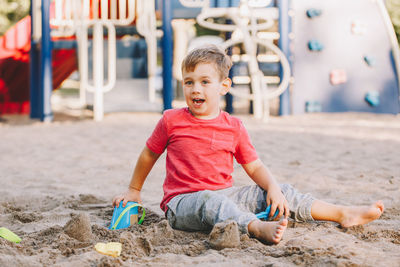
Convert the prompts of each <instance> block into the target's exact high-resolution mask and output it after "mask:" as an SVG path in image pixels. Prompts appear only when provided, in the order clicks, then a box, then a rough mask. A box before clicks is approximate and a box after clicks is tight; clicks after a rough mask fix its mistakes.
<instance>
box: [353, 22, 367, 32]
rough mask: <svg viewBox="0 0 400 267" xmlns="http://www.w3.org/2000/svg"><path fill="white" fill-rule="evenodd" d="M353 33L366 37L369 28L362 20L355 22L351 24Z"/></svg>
mask: <svg viewBox="0 0 400 267" xmlns="http://www.w3.org/2000/svg"><path fill="white" fill-rule="evenodd" d="M351 32H352V33H353V34H357V35H364V34H365V33H366V32H367V26H366V25H365V23H363V22H361V21H360V20H354V21H353V22H352V23H351Z"/></svg>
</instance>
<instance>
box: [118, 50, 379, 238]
mask: <svg viewBox="0 0 400 267" xmlns="http://www.w3.org/2000/svg"><path fill="white" fill-rule="evenodd" d="M231 65H232V63H231V61H230V59H229V57H228V56H227V55H226V54H225V53H224V52H223V51H221V50H220V49H219V48H218V47H216V46H206V47H201V48H197V49H195V50H193V51H191V52H190V53H189V54H188V55H187V56H186V58H185V59H184V61H183V64H182V73H183V91H184V95H185V100H186V104H187V106H188V107H186V108H182V109H174V110H167V111H165V112H164V115H163V117H162V118H161V119H160V121H159V122H158V124H157V126H156V128H155V129H154V131H153V133H152V135H151V136H150V138H149V139H148V140H147V142H146V146H145V147H144V149H143V151H142V152H141V154H140V156H139V159H138V161H137V164H136V167H135V170H134V173H133V176H132V179H131V182H130V184H129V189H128V191H126V192H125V193H123V194H121V195H118V196H116V197H114V199H113V205H114V206H118V205H119V203H120V202H121V201H122V200H123V204H122V205H123V206H125V205H126V203H127V202H128V201H136V202H139V203H141V198H140V190H141V188H142V186H143V183H144V181H145V179H146V177H147V175H148V173H149V172H150V170H151V169H152V167H153V165H154V163H155V162H156V161H157V159H158V158H159V157H160V155H161V154H162V153H163V152H164V150H165V149H167V158H166V178H165V181H164V185H163V189H164V197H163V200H162V202H161V209H162V210H163V211H164V212H165V214H166V217H167V219H168V222H169V224H170V225H171V227H172V228H174V229H179V230H186V231H204V230H211V229H212V227H213V226H214V225H215V224H216V223H219V222H223V221H225V220H233V221H236V222H237V224H238V226H239V229H240V231H241V232H242V233H248V234H250V235H251V236H254V237H255V238H257V239H259V240H261V241H264V242H267V243H278V242H279V241H280V240H281V238H282V235H283V233H284V231H285V229H286V226H287V223H288V220H287V218H288V216H289V215H291V217H292V218H293V219H294V220H296V221H312V220H325V221H333V222H337V223H339V224H340V225H341V226H342V227H350V226H354V225H359V224H365V223H368V222H370V221H372V220H375V219H377V218H379V217H380V216H381V214H382V213H383V209H384V206H383V203H382V202H381V201H377V202H376V203H374V204H372V205H371V206H339V205H334V204H330V203H326V202H323V201H321V200H317V199H315V198H313V197H312V196H311V195H310V194H301V193H299V192H298V191H297V190H296V189H294V188H293V187H292V186H290V185H287V184H283V185H278V183H277V182H276V181H275V179H274V177H273V176H272V174H271V173H270V171H269V170H268V169H267V167H266V166H265V165H264V164H263V163H262V162H261V160H260V159H259V158H258V156H257V153H256V151H255V149H254V147H253V145H252V144H251V141H250V137H249V135H248V133H247V131H246V129H245V127H244V126H243V124H242V122H241V121H240V120H239V119H238V118H236V117H233V116H231V115H229V114H228V113H226V112H224V111H221V110H220V97H221V96H223V95H225V94H226V93H228V91H229V89H230V87H231V80H230V79H229V78H228V73H229V69H230V67H231ZM234 157H235V159H236V161H237V162H238V163H239V164H241V165H242V167H243V168H244V170H245V171H246V173H247V174H248V176H249V177H250V178H251V179H253V181H254V182H255V183H256V185H252V186H244V187H234V186H232V184H233V179H232V176H231V174H232V172H233V158H234ZM269 205H271V212H270V216H272V215H274V214H275V211H276V210H278V211H279V214H278V215H277V219H280V220H279V221H261V220H259V219H258V218H257V217H256V215H255V213H259V212H262V211H265V210H266V207H267V206H269Z"/></svg>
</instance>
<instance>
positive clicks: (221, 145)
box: [211, 132, 233, 152]
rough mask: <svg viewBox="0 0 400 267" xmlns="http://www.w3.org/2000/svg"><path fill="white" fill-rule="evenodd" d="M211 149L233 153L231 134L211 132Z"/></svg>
mask: <svg viewBox="0 0 400 267" xmlns="http://www.w3.org/2000/svg"><path fill="white" fill-rule="evenodd" d="M211 149H212V150H214V151H219V150H224V151H229V152H233V135H232V134H231V133H219V132H213V138H212V141H211Z"/></svg>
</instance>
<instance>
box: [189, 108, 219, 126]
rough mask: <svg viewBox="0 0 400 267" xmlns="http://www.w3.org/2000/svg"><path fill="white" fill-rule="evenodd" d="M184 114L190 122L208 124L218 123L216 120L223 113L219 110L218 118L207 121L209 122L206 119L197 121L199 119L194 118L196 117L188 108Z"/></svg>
mask: <svg viewBox="0 0 400 267" xmlns="http://www.w3.org/2000/svg"><path fill="white" fill-rule="evenodd" d="M185 113H186V114H187V116H188V117H189V119H191V120H192V121H196V122H201V123H209V122H215V121H218V120H219V119H220V118H221V116H222V113H223V111H222V110H221V109H220V110H219V114H218V116H217V117H215V118H213V119H209V120H207V119H199V118H196V117H195V116H193V114H192V113H191V112H190V110H189V108H188V107H186V108H185Z"/></svg>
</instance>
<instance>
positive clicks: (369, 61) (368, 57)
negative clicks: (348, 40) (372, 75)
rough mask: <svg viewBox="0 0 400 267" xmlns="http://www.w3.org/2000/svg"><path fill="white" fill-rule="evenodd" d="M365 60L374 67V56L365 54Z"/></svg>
mask: <svg viewBox="0 0 400 267" xmlns="http://www.w3.org/2000/svg"><path fill="white" fill-rule="evenodd" d="M364 61H365V63H367V65H368V66H370V67H373V66H375V64H376V59H375V58H374V57H372V56H364Z"/></svg>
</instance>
